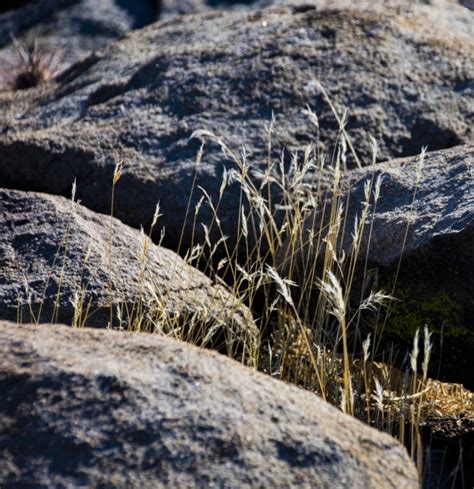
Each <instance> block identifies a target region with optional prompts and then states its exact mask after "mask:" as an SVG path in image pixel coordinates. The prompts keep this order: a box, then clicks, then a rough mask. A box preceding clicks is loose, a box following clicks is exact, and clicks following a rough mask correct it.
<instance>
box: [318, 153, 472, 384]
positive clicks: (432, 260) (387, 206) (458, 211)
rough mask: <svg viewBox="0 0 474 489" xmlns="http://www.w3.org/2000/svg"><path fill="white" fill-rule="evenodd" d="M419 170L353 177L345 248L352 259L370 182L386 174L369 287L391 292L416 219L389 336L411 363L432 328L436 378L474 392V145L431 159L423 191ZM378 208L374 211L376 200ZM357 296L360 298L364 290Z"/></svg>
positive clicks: (405, 166) (402, 166) (399, 165)
mask: <svg viewBox="0 0 474 489" xmlns="http://www.w3.org/2000/svg"><path fill="white" fill-rule="evenodd" d="M419 168H420V166H419V159H418V158H406V159H400V160H393V161H391V162H388V163H381V164H379V165H377V166H376V169H375V172H373V171H372V169H369V168H364V169H361V170H353V171H352V172H349V174H348V180H347V186H348V187H349V185H350V189H351V190H350V192H349V194H348V196H349V197H348V199H347V197H346V198H345V207H347V208H348V214H347V228H348V230H349V231H350V232H349V231H347V232H346V233H345V237H346V238H347V239H346V240H345V243H344V244H343V247H344V249H345V251H346V255H347V256H348V255H349V253H350V249H351V242H350V240H351V233H352V229H353V226H354V220H355V217H356V215H358V216H360V215H361V210H362V202H363V201H364V184H365V183H366V182H367V181H370V180H371V179H372V178H374V179H376V178H377V177H378V176H380V175H382V176H383V183H382V186H381V191H380V199H379V201H378V203H377V207H376V212H375V214H374V213H373V212H371V213H370V215H369V219H368V221H367V225H366V228H365V232H364V235H363V242H362V246H361V251H360V253H359V257H360V258H359V264H360V266H361V267H363V264H364V257H365V256H366V251H367V244H368V237H369V229H370V226H372V234H371V241H370V248H369V255H368V257H369V266H368V268H369V270H372V272H371V274H372V276H375V277H378V278H377V279H373V280H372V281H371V282H370V284H369V285H368V286H370V288H372V290H374V291H375V290H379V289H380V288H383V289H384V290H385V291H390V290H391V288H392V283H393V279H394V277H395V274H396V269H397V266H398V263H399V259H400V255H401V253H402V246H403V242H404V236H405V232H406V229H407V224H408V221H409V220H410V225H409V227H408V234H407V238H406V242H405V245H404V247H403V259H402V261H401V268H400V274H399V277H398V281H397V286H396V289H395V293H394V295H395V297H397V298H398V299H400V302H394V303H392V305H391V309H390V310H391V314H390V319H389V321H388V324H387V325H386V327H385V329H384V335H385V338H386V339H390V340H394V341H395V343H396V344H397V345H399V346H403V348H402V354H401V358H403V356H404V354H405V352H406V351H411V345H412V342H413V337H414V335H415V331H416V329H417V328H420V329H422V328H423V326H424V325H425V324H426V325H428V327H429V329H430V331H432V332H433V342H434V350H433V355H432V362H431V375H432V376H434V377H435V378H436V377H437V375H438V372H440V373H441V378H442V379H445V380H448V381H451V382H461V383H464V385H465V386H466V387H468V388H470V389H472V388H473V387H474V369H473V367H474V366H473V363H472V361H471V359H472V358H473V355H474V327H473V325H474V299H473V295H472V291H473V290H474V246H473V243H474V179H473V170H474V146H473V145H464V146H458V147H456V148H451V149H449V150H444V151H437V152H432V153H427V154H426V157H425V160H424V166H423V167H422V168H421V171H420V172H419V182H418V185H417V184H416V182H417V172H418V169H419ZM415 188H416V196H415ZM414 196H415V199H414ZM413 199H414V200H413ZM347 202H349V205H348V204H347ZM371 205H372V209H373V196H372V198H371ZM317 228H319V224H318V225H317ZM375 270H377V274H376V275H374V274H373V272H374V271H375ZM360 282H361V281H360ZM368 292H369V291H368V290H367V291H366V292H365V295H368ZM355 296H356V297H357V298H358V297H360V292H359V291H357V293H356V294H355Z"/></svg>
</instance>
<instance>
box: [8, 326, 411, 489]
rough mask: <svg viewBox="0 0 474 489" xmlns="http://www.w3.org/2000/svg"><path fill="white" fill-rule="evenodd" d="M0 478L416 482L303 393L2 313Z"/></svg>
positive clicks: (88, 483)
mask: <svg viewBox="0 0 474 489" xmlns="http://www.w3.org/2000/svg"><path fill="white" fill-rule="evenodd" d="M0 352H1V354H0V387H1V392H2V396H1V397H0V430H1V432H2V437H1V438H0V456H1V459H2V463H1V464H0V484H1V485H2V487H19V486H21V487H24V486H27V485H31V484H34V485H35V487H77V486H84V487H139V486H145V487H229V488H237V487H296V486H298V487H318V488H322V489H323V488H328V489H329V488H331V489H332V488H343V487H351V488H360V489H366V488H374V489H375V488H376V489H382V488H396V487H403V488H416V487H418V482H417V472H416V469H415V467H414V465H413V463H412V462H411V461H410V459H409V457H408V455H407V453H406V451H405V449H404V448H403V447H402V446H401V445H399V444H398V442H397V441H396V440H395V439H393V438H391V437H390V436H388V435H386V434H382V433H380V432H378V431H376V430H374V429H372V428H369V427H367V426H365V425H363V424H362V423H360V422H359V421H357V420H355V419H354V418H351V417H349V416H346V415H344V414H342V413H341V412H340V411H338V410H337V409H336V408H334V407H332V406H330V405H329V404H326V403H325V402H323V401H322V400H321V399H320V398H318V397H317V396H315V395H314V394H311V393H309V392H306V391H303V390H301V389H298V388H297V387H295V386H290V385H287V384H284V383H282V382H279V381H276V380H274V379H271V378H270V377H268V376H265V375H263V374H260V373H256V372H254V371H251V370H250V369H245V368H243V367H242V366H240V365H239V364H238V363H236V362H233V361H231V360H229V359H227V358H225V357H224V356H220V355H218V354H215V353H211V352H207V351H203V350H199V349H197V348H196V347H193V346H190V345H187V344H185V343H181V342H178V341H175V340H172V339H167V338H162V337H158V336H154V335H143V334H142V335H139V334H135V335H134V334H129V333H118V332H107V331H101V330H73V329H70V328H66V327H62V326H39V327H34V326H21V327H17V326H15V325H13V324H9V323H0Z"/></svg>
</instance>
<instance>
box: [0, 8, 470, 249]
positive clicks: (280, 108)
mask: <svg viewBox="0 0 474 489" xmlns="http://www.w3.org/2000/svg"><path fill="white" fill-rule="evenodd" d="M421 8H422V7H419V6H416V5H413V6H411V7H403V8H400V9H399V11H397V10H396V9H390V8H386V9H383V10H380V9H372V10H370V9H369V10H364V9H357V8H353V9H351V8H347V9H340V10H338V9H334V8H322V7H321V8H316V7H311V6H306V7H301V6H299V7H292V8H284V7H281V8H274V9H267V10H263V11H259V12H257V13H213V14H207V15H201V16H191V17H186V18H176V19H173V20H169V21H164V22H161V23H157V24H154V25H152V26H150V27H148V28H146V29H144V30H141V31H138V32H135V33H132V34H130V35H129V36H128V37H127V38H125V39H123V40H122V41H120V42H118V43H117V44H114V45H112V46H110V47H108V48H105V49H103V50H101V51H98V52H96V53H95V54H93V55H91V56H90V57H89V58H87V59H86V60H84V61H82V62H80V63H78V64H76V65H75V66H73V67H72V68H71V69H70V70H68V71H67V72H66V73H64V75H63V76H61V78H60V79H59V80H58V83H57V84H56V85H54V86H52V87H50V88H44V89H40V90H33V91H28V93H21V94H7V93H4V94H2V95H1V96H0V103H1V105H2V108H3V111H2V115H1V116H0V132H1V136H0V182H1V184H2V185H4V186H8V187H13V188H21V189H28V190H31V189H32V190H39V191H46V192H49V193H55V194H62V195H68V193H69V189H70V186H71V183H72V181H73V179H74V178H77V183H78V196H79V198H80V199H81V201H82V202H83V204H84V205H86V206H87V207H89V208H91V209H93V210H96V211H99V212H104V213H107V212H108V209H109V204H110V202H109V196H110V191H109V187H110V181H111V175H112V172H113V168H114V166H115V164H116V163H117V161H119V160H123V161H124V162H125V163H126V166H127V169H126V174H125V175H124V178H123V179H122V181H121V182H120V185H119V187H118V190H117V192H118V193H117V205H116V213H117V216H118V217H119V218H120V219H121V220H122V221H124V222H126V223H127V224H130V225H132V226H134V227H139V226H140V225H141V224H145V225H146V224H148V223H149V222H150V221H151V217H152V214H153V209H154V206H155V203H156V201H157V200H160V201H161V206H162V211H163V214H164V217H163V220H162V222H163V224H164V225H165V226H166V229H167V235H166V238H165V243H166V244H167V245H168V246H169V247H174V248H175V249H176V248H177V242H178V239H179V236H180V234H181V228H182V222H183V219H184V215H185V211H186V208H187V204H188V197H189V193H190V189H191V182H192V180H193V172H194V166H195V165H194V161H195V158H196V154H197V152H198V149H199V145H200V143H199V141H197V140H190V136H191V134H192V132H193V131H194V130H196V129H202V128H205V129H210V130H213V131H215V132H216V133H217V134H219V135H222V136H223V137H224V138H225V139H226V140H227V141H228V142H229V144H230V146H231V147H232V148H233V149H235V150H236V151H238V149H239V147H240V145H241V144H245V145H246V147H247V148H248V150H250V151H251V156H250V157H249V159H250V161H251V162H252V163H253V164H254V165H255V166H256V167H257V168H259V169H262V167H264V166H265V165H266V152H267V135H266V133H265V130H264V126H265V125H266V124H268V123H269V121H270V118H271V114H272V112H274V113H275V116H276V124H275V130H274V134H275V143H274V149H275V154H279V152H280V150H281V149H282V148H283V147H285V148H287V154H289V153H288V152H289V151H290V150H295V149H298V148H302V147H303V146H304V145H305V144H307V143H309V142H313V143H315V144H319V143H318V141H317V140H316V139H317V138H316V135H315V129H314V128H313V127H310V124H309V121H308V119H307V117H306V116H305V115H304V114H303V113H302V109H303V108H304V107H305V106H306V104H309V105H311V106H312V107H315V109H316V112H317V113H318V116H319V120H320V128H321V129H320V131H321V132H320V135H321V138H320V143H321V145H322V146H324V147H325V148H326V149H327V150H328V151H331V150H332V148H333V147H334V144H335V141H336V136H337V132H338V129H337V127H338V125H337V123H336V121H335V118H334V116H333V114H332V112H331V110H330V109H329V107H328V105H327V104H326V103H325V102H324V101H323V98H322V96H321V94H320V93H319V92H318V89H317V86H316V84H315V83H314V81H313V80H314V79H315V78H317V79H319V80H320V81H321V82H322V83H323V85H324V86H325V87H326V89H327V90H328V92H329V93H330V94H331V96H332V97H333V99H334V100H335V104H336V106H337V108H338V109H340V110H341V111H342V107H343V106H347V107H348V108H349V113H348V126H347V128H348V131H349V133H350V134H351V135H352V136H353V138H354V144H355V147H356V148H357V150H358V151H359V153H360V156H361V158H362V159H363V161H365V162H367V161H368V159H370V148H369V146H370V144H369V134H372V135H373V136H374V137H375V138H376V139H377V140H378V141H379V142H380V147H381V151H380V156H381V158H382V159H386V158H389V157H393V156H399V155H405V154H414V153H417V152H418V151H419V149H420V148H421V146H422V145H425V144H427V145H428V146H429V148H430V149H437V148H442V147H450V146H453V145H455V144H459V143H462V142H464V141H469V140H470V139H471V138H472V127H473V125H472V122H473V120H472V114H473V110H472V108H473V98H472V83H471V78H472V77H471V74H472V69H473V67H472V66H473V65H472V60H473V58H472V53H473V52H474V50H473V41H472V39H471V38H469V36H468V35H467V34H466V33H465V32H464V31H463V30H462V29H459V30H458V31H456V32H452V31H448V30H447V29H445V27H444V24H442V23H439V24H438V23H436V22H437V21H436V19H437V18H438V17H436V16H432V17H428V20H427V21H426V23H424V19H425V17H424V16H422V15H421V12H425V11H424V10H423V11H419V10H418V9H421ZM424 8H429V7H427V6H424ZM432 8H433V9H434V8H435V7H432ZM458 8H461V7H458ZM462 10H463V11H464V12H466V15H472V14H471V13H470V12H469V11H468V10H467V9H464V8H463V9H462ZM397 12H400V13H397ZM436 12H437V11H436ZM418 14H420V15H418ZM440 22H441V21H440ZM440 107H442V108H443V109H442V110H440ZM205 150H206V152H205V155H204V159H203V162H202V164H201V166H200V169H199V175H198V179H197V183H198V184H200V185H202V186H203V187H204V188H206V189H207V190H208V191H209V193H210V194H211V196H212V197H213V199H214V200H217V198H218V193H219V192H218V190H219V187H220V176H221V174H222V166H223V165H224V164H225V165H227V166H232V165H231V163H229V161H228V160H227V159H226V158H225V157H224V156H223V155H222V152H221V151H220V148H219V147H218V146H217V145H213V144H208V145H207V146H206V148H205ZM233 191H234V193H232V192H230V194H229V196H228V197H226V198H225V199H224V202H223V203H222V206H221V211H222V212H221V218H222V226H223V229H224V232H225V233H226V234H229V236H230V237H231V238H232V237H233V236H235V233H236V230H235V223H236V220H237V215H238V214H237V213H238V212H239V211H240V209H238V202H239V200H238V192H237V189H236V188H235V186H234V188H233ZM200 196H201V194H200V192H199V191H197V192H196V193H195V196H194V199H193V201H192V205H194V204H195V203H196V202H197V200H198V199H199V197H200ZM209 219H210V212H209V209H208V208H206V206H203V210H202V214H201V216H200V220H203V221H208V220H209ZM199 231H200V229H198V236H199ZM189 236H191V225H190V223H188V227H187V228H186V233H185V238H188V237H189ZM201 237H202V235H201ZM185 244H189V243H185Z"/></svg>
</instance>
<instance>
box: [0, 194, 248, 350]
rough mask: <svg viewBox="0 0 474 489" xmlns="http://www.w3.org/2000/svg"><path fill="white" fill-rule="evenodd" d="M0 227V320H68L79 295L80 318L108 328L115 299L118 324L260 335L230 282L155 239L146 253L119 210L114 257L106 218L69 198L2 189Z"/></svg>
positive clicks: (67, 321) (194, 331)
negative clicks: (217, 280) (216, 280)
mask: <svg viewBox="0 0 474 489" xmlns="http://www.w3.org/2000/svg"><path fill="white" fill-rule="evenodd" d="M0 230H1V233H0V318H1V319H10V320H17V319H19V320H20V321H22V322H28V321H31V322H33V321H34V322H40V323H44V322H51V321H62V322H65V323H67V324H71V323H73V320H74V314H75V311H78V310H80V309H81V308H77V307H76V308H75V307H74V306H73V302H74V301H75V299H78V300H76V303H77V304H81V303H82V304H83V306H82V318H81V320H80V321H76V323H78V322H79V324H77V325H80V324H81V323H85V325H89V326H97V327H104V326H107V323H108V321H109V314H110V307H109V305H110V302H111V301H112V302H113V323H112V325H113V326H114V327H123V328H128V327H132V328H135V327H136V326H137V322H136V320H137V319H138V318H140V317H143V323H142V324H141V328H143V329H148V330H149V329H151V330H153V329H154V326H153V324H152V321H151V320H150V318H149V316H147V314H149V315H151V316H152V319H153V321H154V322H155V323H157V324H160V325H162V326H164V329H165V331H166V330H167V326H166V325H167V321H168V322H169V324H170V325H171V324H174V325H175V326H178V325H181V327H182V328H183V330H182V331H183V335H184V336H183V337H186V335H187V334H189V335H190V336H189V339H190V340H191V339H192V337H193V335H195V334H196V329H199V328H200V327H204V328H208V331H207V332H210V331H212V328H217V329H218V330H220V327H219V325H222V326H223V327H224V328H225V330H226V332H227V333H228V334H230V336H228V339H229V340H230V341H236V339H237V337H239V338H240V337H241V338H242V339H246V340H247V342H248V344H249V345H250V344H251V343H252V342H253V341H256V334H257V332H256V327H255V326H254V324H253V321H252V318H251V315H250V313H249V311H248V310H247V309H246V307H245V306H243V305H242V304H241V303H239V301H238V300H237V299H236V298H235V297H233V296H232V295H231V294H229V293H228V292H227V290H226V289H224V288H223V287H222V286H220V285H214V284H213V283H212V282H211V280H210V279H209V278H207V277H206V276H205V275H204V274H202V273H201V272H199V271H198V270H197V269H195V268H193V267H191V266H189V265H187V264H186V263H185V262H184V261H183V259H182V258H180V257H179V256H178V255H177V254H175V253H174V252H172V251H170V250H167V249H165V248H162V247H160V246H157V245H154V244H153V243H151V242H149V240H147V241H148V251H147V255H146V258H145V259H142V258H141V257H142V256H143V252H144V247H143V245H144V238H143V236H141V235H140V233H139V232H138V231H136V230H134V229H131V228H129V227H128V226H126V225H124V224H122V223H121V222H119V221H118V220H116V219H114V220H113V239H112V241H113V246H112V255H111V256H112V264H110V245H109V243H110V241H109V238H110V218H108V217H107V216H102V215H99V214H95V213H94V212H91V211H89V210H88V209H85V208H84V207H82V206H80V205H77V206H76V207H75V209H74V210H73V209H72V203H71V201H68V200H66V199H65V198H63V197H57V196H48V195H42V194H38V193H29V192H19V191H12V190H1V189H0ZM109 286H111V287H112V295H111V293H110V287H109ZM88 307H89V309H88ZM118 310H119V311H121V315H122V322H120V321H119V319H118V317H117V311H118ZM161 313H163V316H160V314H161ZM192 326H194V330H192ZM168 331H171V330H170V329H168ZM231 332H233V335H232V333H231ZM205 333H206V332H202V331H201V333H200V335H201V337H203V336H204V335H205ZM216 334H217V333H216ZM214 336H215V335H214ZM210 337H212V335H210ZM221 340H222V338H221ZM210 345H211V346H212V341H211V342H210Z"/></svg>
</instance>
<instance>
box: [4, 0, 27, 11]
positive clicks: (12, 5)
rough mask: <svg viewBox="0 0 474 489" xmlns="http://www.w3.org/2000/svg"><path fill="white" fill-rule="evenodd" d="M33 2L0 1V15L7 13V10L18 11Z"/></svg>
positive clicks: (18, 0)
mask: <svg viewBox="0 0 474 489" xmlns="http://www.w3.org/2000/svg"><path fill="white" fill-rule="evenodd" d="M34 2H35V0H2V1H1V2H0V14H1V13H2V12H7V11H8V10H15V9H19V8H21V7H24V6H25V5H28V4H29V3H34Z"/></svg>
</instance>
